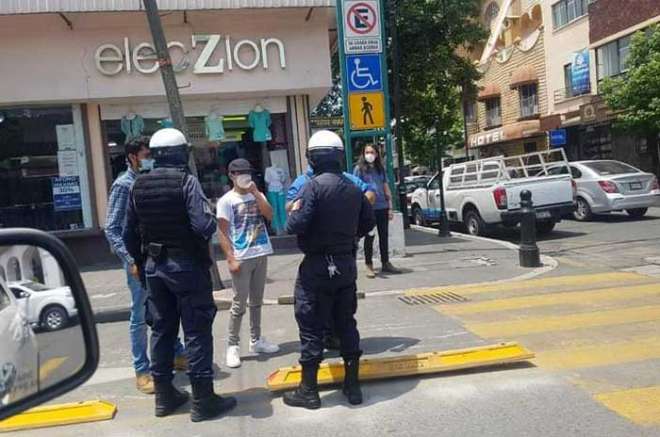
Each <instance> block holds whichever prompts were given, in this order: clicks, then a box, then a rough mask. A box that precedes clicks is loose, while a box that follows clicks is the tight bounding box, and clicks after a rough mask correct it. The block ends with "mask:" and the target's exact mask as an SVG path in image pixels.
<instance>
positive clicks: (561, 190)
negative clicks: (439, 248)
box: [412, 149, 576, 235]
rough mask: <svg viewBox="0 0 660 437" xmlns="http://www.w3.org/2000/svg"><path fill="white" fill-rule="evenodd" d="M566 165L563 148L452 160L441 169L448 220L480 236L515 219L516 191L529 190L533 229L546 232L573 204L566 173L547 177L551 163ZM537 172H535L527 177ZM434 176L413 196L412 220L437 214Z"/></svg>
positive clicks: (434, 218)
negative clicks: (517, 154) (532, 208)
mask: <svg viewBox="0 0 660 437" xmlns="http://www.w3.org/2000/svg"><path fill="white" fill-rule="evenodd" d="M560 164H561V165H564V166H567V165H568V162H567V161H566V156H565V154H564V151H563V149H553V150H549V151H545V152H536V153H530V154H525V155H520V156H512V157H495V158H487V159H482V160H478V161H469V162H465V163H461V164H454V165H451V166H449V167H448V168H446V169H445V170H444V176H443V186H444V197H445V209H446V212H447V217H448V218H449V221H451V222H458V223H463V224H464V225H465V227H466V229H467V232H468V233H470V234H472V235H482V234H484V233H486V232H487V229H488V228H489V227H491V226H493V225H497V224H503V225H505V226H509V227H513V226H516V225H517V224H518V223H520V209H521V206H520V194H521V193H522V191H524V190H528V191H530V192H531V193H532V201H533V203H534V207H535V209H536V219H537V230H538V232H539V233H549V232H551V231H552V230H553V229H554V227H555V224H556V223H557V222H559V221H561V217H562V216H563V215H564V214H566V213H572V212H573V210H574V208H575V204H574V201H575V195H576V190H575V185H574V182H573V181H572V179H571V176H570V175H568V174H558V175H548V174H547V169H548V168H549V167H550V166H554V165H560ZM539 169H540V170H541V171H542V172H543V174H541V175H540V176H530V175H536V174H538V173H539ZM439 182H440V179H439V176H438V175H436V176H434V178H433V179H432V180H431V181H430V182H429V184H428V186H427V187H426V188H424V189H418V190H416V191H415V193H414V194H413V201H412V209H413V217H414V222H415V223H416V224H418V225H424V224H426V223H429V222H435V221H437V220H438V218H439V212H440V189H439Z"/></svg>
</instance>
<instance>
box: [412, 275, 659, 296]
mask: <svg viewBox="0 0 660 437" xmlns="http://www.w3.org/2000/svg"><path fill="white" fill-rule="evenodd" d="M650 282H657V279H656V278H653V277H650V276H646V275H640V274H638V273H632V272H614V273H597V274H590V275H573V276H556V277H552V278H541V279H530V280H527V281H520V282H503V283H497V284H492V283H483V284H465V285H456V286H443V287H436V288H425V289H421V290H420V289H410V290H408V291H406V295H407V296H416V295H424V294H430V293H437V292H440V291H447V290H449V291H456V292H460V294H465V295H472V294H482V293H494V292H524V291H530V290H532V291H543V292H552V291H574V290H575V289H574V288H572V287H576V288H577V287H585V286H586V287H589V288H590V289H591V288H602V287H604V286H615V285H621V286H626V285H631V284H635V283H637V284H639V283H650ZM553 287H556V288H557V289H553ZM563 287H569V288H568V289H564V288H563Z"/></svg>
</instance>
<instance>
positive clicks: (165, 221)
mask: <svg viewBox="0 0 660 437" xmlns="http://www.w3.org/2000/svg"><path fill="white" fill-rule="evenodd" d="M126 220H127V222H126V226H125V227H124V241H125V243H126V247H127V249H128V251H129V253H130V254H131V256H133V257H134V258H135V259H136V260H141V263H142V265H141V268H142V269H143V270H144V273H145V275H146V282H147V289H148V298H147V305H148V314H149V319H150V320H149V321H150V325H151V329H152V335H151V351H152V352H151V354H152V356H151V358H152V365H151V373H152V375H153V378H154V382H155V383H158V382H169V381H171V380H172V377H173V362H174V342H175V341H176V338H177V335H178V330H179V323H181V325H182V326H183V331H184V336H185V343H186V353H187V357H188V363H189V364H188V375H189V377H190V379H191V381H193V382H194V381H199V380H203V381H212V378H213V336H212V333H211V329H212V324H213V320H214V318H215V314H216V306H215V303H214V301H213V294H212V293H213V285H212V282H211V276H210V270H209V267H210V266H211V258H210V255H209V250H208V241H209V240H210V238H211V236H212V235H213V233H214V232H215V230H216V219H215V217H214V215H213V213H212V210H211V207H210V205H209V203H208V200H207V199H206V198H205V196H204V193H203V191H202V187H201V185H200V183H199V181H198V180H197V179H196V178H195V177H193V176H191V175H190V174H187V173H185V172H183V171H180V170H177V169H173V168H157V169H156V170H153V171H151V172H150V173H148V174H144V175H141V176H139V177H138V179H137V180H136V182H135V184H134V186H133V188H132V190H131V201H130V204H129V208H128V211H127V217H126Z"/></svg>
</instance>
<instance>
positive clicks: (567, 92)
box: [554, 88, 591, 104]
mask: <svg viewBox="0 0 660 437" xmlns="http://www.w3.org/2000/svg"><path fill="white" fill-rule="evenodd" d="M588 94H591V89H589V90H587V91H585V92H583V93H581V94H580V93H574V92H573V89H572V88H562V89H558V90H555V92H554V98H555V104H557V103H561V102H563V101H564V100H568V99H573V98H575V97H580V96H586V95H588Z"/></svg>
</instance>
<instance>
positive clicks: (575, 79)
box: [571, 49, 591, 95]
mask: <svg viewBox="0 0 660 437" xmlns="http://www.w3.org/2000/svg"><path fill="white" fill-rule="evenodd" d="M571 88H572V91H573V95H582V94H586V93H588V92H589V91H590V90H591V81H590V79H589V49H584V50H581V51H579V52H575V53H574V54H573V62H572V63H571Z"/></svg>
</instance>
